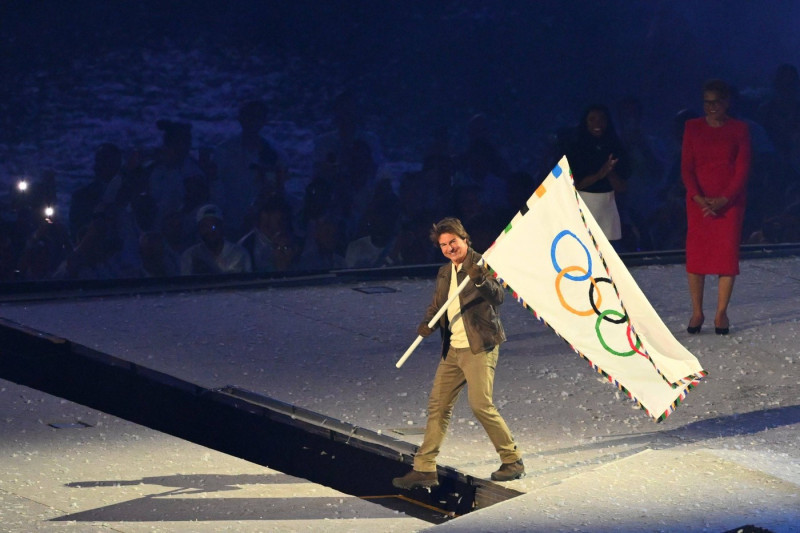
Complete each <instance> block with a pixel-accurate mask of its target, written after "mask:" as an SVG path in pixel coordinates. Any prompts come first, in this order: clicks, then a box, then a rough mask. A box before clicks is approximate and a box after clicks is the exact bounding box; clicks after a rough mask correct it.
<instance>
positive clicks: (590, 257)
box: [550, 229, 592, 281]
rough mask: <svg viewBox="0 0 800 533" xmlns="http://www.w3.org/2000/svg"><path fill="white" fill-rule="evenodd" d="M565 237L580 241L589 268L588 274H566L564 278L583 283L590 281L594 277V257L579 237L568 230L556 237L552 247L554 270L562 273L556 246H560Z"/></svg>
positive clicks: (551, 256)
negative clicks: (569, 236)
mask: <svg viewBox="0 0 800 533" xmlns="http://www.w3.org/2000/svg"><path fill="white" fill-rule="evenodd" d="M565 235H571V236H572V237H573V238H574V239H575V240H576V241H578V244H580V245H581V246H582V247H583V251H584V252H586V262H587V263H588V266H587V268H586V274H584V275H583V276H573V275H572V274H564V277H565V278H567V279H569V280H572V281H583V280H586V279H589V278H590V277H591V276H592V256H591V255H590V254H589V249H588V248H587V247H586V245H585V244H583V242H581V240H580V239H579V238H578V236H577V235H575V234H574V233H572V232H571V231H569V230H566V229H565V230H563V231H562V232H561V233H559V234H558V235H556V236H555V238H554V239H553V244H552V245H550V260H551V261H552V262H553V268H555V269H556V272H561V270H562V269H561V266H560V265H559V264H558V260H557V259H556V246H558V241H560V240H561V239H562V238H563V237H564V236H565Z"/></svg>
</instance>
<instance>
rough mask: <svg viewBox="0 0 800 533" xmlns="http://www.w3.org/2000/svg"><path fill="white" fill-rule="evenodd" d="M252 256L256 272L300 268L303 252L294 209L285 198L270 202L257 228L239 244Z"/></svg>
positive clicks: (260, 211) (263, 206)
mask: <svg viewBox="0 0 800 533" xmlns="http://www.w3.org/2000/svg"><path fill="white" fill-rule="evenodd" d="M239 245H240V246H241V247H242V248H244V249H245V250H246V251H247V253H248V254H249V256H250V259H251V262H252V265H253V271H254V272H285V271H287V270H292V269H294V268H296V266H297V260H298V258H299V255H300V252H301V251H302V247H301V244H300V242H299V239H298V238H297V237H296V236H295V235H294V232H293V230H292V210H291V207H290V206H289V204H287V203H286V202H284V201H283V200H282V199H281V198H278V197H273V198H270V199H269V200H267V201H266V202H265V203H264V204H263V205H262V206H261V207H260V208H259V209H258V214H257V217H256V226H255V227H254V228H253V229H252V230H251V231H250V232H249V233H247V234H246V235H245V236H244V237H242V239H241V240H240V241H239Z"/></svg>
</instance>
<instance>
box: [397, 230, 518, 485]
mask: <svg viewBox="0 0 800 533" xmlns="http://www.w3.org/2000/svg"><path fill="white" fill-rule="evenodd" d="M430 238H431V241H433V243H434V244H436V245H438V246H439V249H440V250H441V251H442V255H444V256H445V257H446V258H447V259H449V260H450V263H449V264H446V265H444V266H442V267H441V268H440V269H439V273H438V275H437V276H436V287H435V289H434V294H433V301H432V303H431V305H429V306H428V309H427V311H426V313H425V318H424V320H423V321H422V323H420V325H419V327H418V328H417V332H418V333H419V335H420V336H421V337H427V336H428V335H430V334H431V333H433V330H434V329H436V328H441V334H442V359H441V360H440V361H439V366H438V368H437V369H436V375H435V377H434V380H433V388H432V390H431V393H430V398H429V400H428V421H427V425H426V427H425V436H424V438H423V441H422V445H420V447H419V449H418V450H417V453H416V455H415V456H414V468H413V470H411V471H410V472H409V473H408V474H406V475H405V476H402V477H398V478H394V479H393V480H392V484H393V485H394V486H395V487H397V488H401V489H412V488H415V487H427V488H430V487H435V486H437V485H438V484H439V480H438V476H437V474H436V457H437V455H438V454H439V450H440V448H441V445H442V442H443V441H444V437H445V434H446V432H447V427H448V425H449V424H450V418H451V416H452V413H453V406H454V405H455V403H456V400H457V399H458V397H459V395H460V393H461V391H462V389H463V388H464V386H465V385H466V386H467V396H468V398H469V405H470V408H471V409H472V412H473V413H474V414H475V417H476V418H477V419H478V421H479V422H480V423H481V424H482V425H483V428H484V429H485V430H486V433H487V434H488V435H489V439H490V440H491V441H492V444H494V447H495V449H496V450H497V453H498V454H500V459H501V461H502V464H501V466H500V468H499V469H498V470H497V471H495V472H493V473H492V479H493V480H495V481H510V480H512V479H518V478H521V477H522V476H524V475H525V466H524V464H523V462H522V453H521V452H520V451H519V449H518V448H517V444H516V443H515V442H514V438H513V437H512V435H511V432H510V431H509V429H508V426H507V425H506V423H505V421H504V420H503V417H502V416H500V413H499V412H498V411H497V408H496V407H495V405H494V401H493V400H492V393H493V389H494V372H495V366H496V365H497V356H498V352H499V347H500V343H502V342H504V341H505V340H506V336H505V332H504V331H503V325H502V324H501V323H500V317H499V316H498V314H497V306H499V305H500V304H502V303H503V298H504V290H503V287H502V286H501V285H500V283H499V282H498V281H497V280H496V279H495V278H494V277H492V276H489V275H487V271H486V270H485V269H484V268H483V267H482V266H481V255H480V254H479V253H477V252H476V251H475V250H473V249H472V248H471V247H470V239H469V234H468V233H467V231H466V229H465V228H464V226H463V225H462V224H461V221H460V220H458V219H457V218H445V219H443V220H441V221H439V222H438V223H436V224H434V225H433V228H432V229H431V232H430ZM466 276H469V278H470V280H471V281H470V282H468V283H467V284H466V286H465V287H464V288H463V291H462V292H461V293H460V294H459V295H458V297H457V298H456V299H455V300H454V301H453V303H452V304H450V306H449V307H448V308H447V311H446V312H445V313H443V314H442V316H441V318H439V320H438V322H436V323H435V324H434V325H433V326H432V328H433V329H431V327H429V323H430V321H431V319H433V317H434V316H435V315H436V314H437V312H439V311H440V309H441V308H442V306H443V305H444V304H445V303H446V302H447V301H448V299H449V297H450V296H451V295H452V294H454V293H455V292H456V291H457V290H458V288H459V285H460V284H461V283H462V282H463V280H464V279H465V277H466Z"/></svg>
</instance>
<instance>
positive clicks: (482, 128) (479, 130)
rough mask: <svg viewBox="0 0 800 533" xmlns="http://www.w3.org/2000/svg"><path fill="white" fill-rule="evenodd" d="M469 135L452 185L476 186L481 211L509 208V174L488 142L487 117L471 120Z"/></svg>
mask: <svg viewBox="0 0 800 533" xmlns="http://www.w3.org/2000/svg"><path fill="white" fill-rule="evenodd" d="M468 133H469V145H468V146H467V149H466V151H465V152H464V153H463V154H461V155H460V156H459V158H458V167H457V171H456V174H455V176H454V178H453V186H454V187H455V188H459V187H477V188H478V191H479V192H478V196H479V198H480V202H481V206H482V207H483V208H484V209H492V210H495V209H501V210H505V209H508V208H509V207H510V206H509V203H508V177H509V175H510V173H511V171H510V169H509V166H508V163H507V162H506V161H505V159H504V158H503V156H502V155H501V154H500V151H499V150H498V149H497V147H496V146H495V145H494V143H493V142H492V141H491V140H490V139H489V134H488V126H487V120H486V117H485V116H484V115H476V116H475V117H473V118H472V119H471V120H470V123H469V128H468ZM462 220H463V219H462ZM466 223H467V222H466V221H465V224H466Z"/></svg>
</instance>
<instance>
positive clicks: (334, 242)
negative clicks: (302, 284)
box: [298, 215, 346, 270]
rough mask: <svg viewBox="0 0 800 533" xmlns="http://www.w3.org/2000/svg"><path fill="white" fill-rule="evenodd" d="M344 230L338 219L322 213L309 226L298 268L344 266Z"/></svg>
mask: <svg viewBox="0 0 800 533" xmlns="http://www.w3.org/2000/svg"><path fill="white" fill-rule="evenodd" d="M343 237H344V232H343V230H342V225H341V224H340V223H339V219H337V218H335V217H333V216H330V215H323V216H320V217H317V218H315V219H314V220H313V221H312V223H311V225H310V226H309V233H308V235H307V236H306V243H305V249H304V250H303V253H302V255H301V256H300V262H299V267H298V268H299V269H300V270H337V269H342V268H346V263H345V259H344V255H343V254H342V249H343V248H344V244H345V243H344V238H343Z"/></svg>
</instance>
